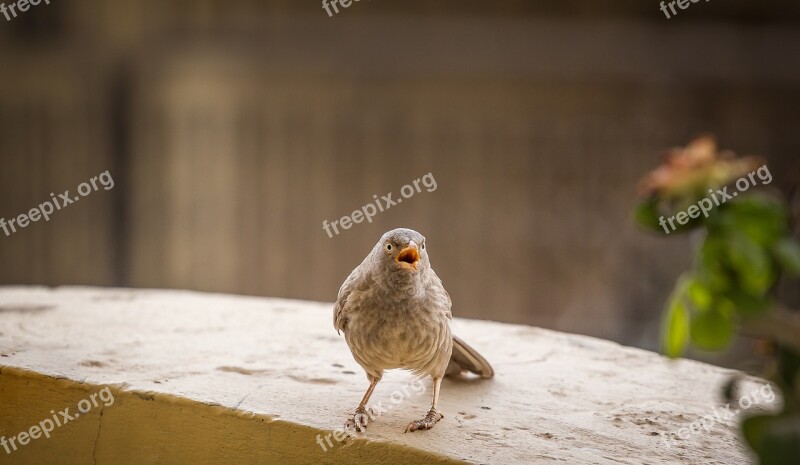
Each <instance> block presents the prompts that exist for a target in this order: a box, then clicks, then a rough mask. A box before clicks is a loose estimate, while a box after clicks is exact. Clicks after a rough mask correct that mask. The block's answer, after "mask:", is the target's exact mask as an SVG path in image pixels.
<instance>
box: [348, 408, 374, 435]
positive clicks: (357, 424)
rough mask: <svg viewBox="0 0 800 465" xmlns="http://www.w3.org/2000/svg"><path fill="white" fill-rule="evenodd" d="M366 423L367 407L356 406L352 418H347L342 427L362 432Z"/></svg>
mask: <svg viewBox="0 0 800 465" xmlns="http://www.w3.org/2000/svg"><path fill="white" fill-rule="evenodd" d="M368 423H369V414H368V413H367V409H365V408H364V407H358V408H357V409H356V411H355V413H354V414H353V418H348V419H347V421H346V422H345V423H344V429H346V430H355V431H356V432H359V433H362V432H364V431H365V430H366V429H367V424H368Z"/></svg>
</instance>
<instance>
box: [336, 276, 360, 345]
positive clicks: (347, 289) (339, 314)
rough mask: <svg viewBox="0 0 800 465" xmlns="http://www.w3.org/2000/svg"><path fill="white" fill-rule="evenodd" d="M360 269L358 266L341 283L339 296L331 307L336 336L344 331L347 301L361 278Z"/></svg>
mask: <svg viewBox="0 0 800 465" xmlns="http://www.w3.org/2000/svg"><path fill="white" fill-rule="evenodd" d="M360 268H361V267H360V266H358V267H356V268H355V269H354V270H353V271H352V272H350V275H349V276H348V277H347V279H345V280H344V283H342V287H340V288H339V295H338V296H337V297H336V304H335V305H334V306H333V327H334V328H336V333H337V334H339V331H344V329H345V326H346V325H347V299H348V298H349V297H350V293H351V292H353V290H354V289H355V287H356V282H357V281H358V279H359V277H360V276H361V273H360V272H359V270H360Z"/></svg>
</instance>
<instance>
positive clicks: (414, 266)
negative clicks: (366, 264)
mask: <svg viewBox="0 0 800 465" xmlns="http://www.w3.org/2000/svg"><path fill="white" fill-rule="evenodd" d="M373 253H374V255H375V258H376V259H377V261H378V263H379V264H380V265H381V267H382V268H383V269H385V270H387V271H391V272H396V273H397V272H399V273H410V274H414V273H417V272H419V271H420V270H424V269H426V268H427V267H429V266H430V263H429V262H428V252H427V251H426V250H425V236H423V235H422V234H420V233H418V232H416V231H414V230H413V229H406V228H397V229H393V230H391V231H389V232H387V233H386V234H384V235H383V236H382V237H381V240H380V241H378V244H377V245H376V246H375V249H374V251H373Z"/></svg>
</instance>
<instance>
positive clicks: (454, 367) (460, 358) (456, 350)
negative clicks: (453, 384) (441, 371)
mask: <svg viewBox="0 0 800 465" xmlns="http://www.w3.org/2000/svg"><path fill="white" fill-rule="evenodd" d="M464 371H469V372H472V373H475V374H476V375H478V376H480V377H481V378H491V377H492V376H494V369H493V368H492V366H491V365H489V362H487V361H486V359H485V358H483V356H482V355H481V354H479V353H478V352H477V351H476V350H475V349H473V348H472V347H470V346H469V345H467V343H466V342H464V341H462V340H461V339H459V338H458V337H456V336H453V355H451V356H450V364H449V365H447V372H446V375H447V376H458V375H460V374H461V373H463V372H464Z"/></svg>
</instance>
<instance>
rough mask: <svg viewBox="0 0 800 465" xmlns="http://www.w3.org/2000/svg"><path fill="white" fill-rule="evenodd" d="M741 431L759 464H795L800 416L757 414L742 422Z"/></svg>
mask: <svg viewBox="0 0 800 465" xmlns="http://www.w3.org/2000/svg"><path fill="white" fill-rule="evenodd" d="M742 433H743V435H744V438H745V440H746V441H747V443H748V444H749V445H750V447H751V448H752V449H753V450H754V451H755V452H756V454H758V458H759V463H760V465H797V458H798V457H800V416H798V415H796V414H795V415H783V416H774V415H758V416H753V417H750V418H747V419H746V420H744V422H742Z"/></svg>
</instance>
